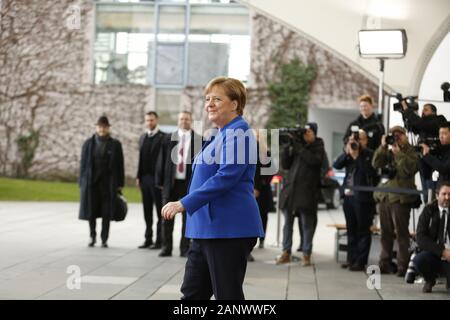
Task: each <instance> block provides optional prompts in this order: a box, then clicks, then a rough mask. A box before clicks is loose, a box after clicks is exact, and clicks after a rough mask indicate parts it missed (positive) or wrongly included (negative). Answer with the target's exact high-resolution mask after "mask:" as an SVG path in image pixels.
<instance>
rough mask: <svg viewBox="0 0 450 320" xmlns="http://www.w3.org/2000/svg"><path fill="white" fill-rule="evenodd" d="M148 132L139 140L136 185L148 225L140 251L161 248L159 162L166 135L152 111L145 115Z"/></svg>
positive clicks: (156, 115)
mask: <svg viewBox="0 0 450 320" xmlns="http://www.w3.org/2000/svg"><path fill="white" fill-rule="evenodd" d="M145 126H146V128H147V132H145V133H144V134H142V136H141V137H140V139H139V164H138V172H137V177H136V185H137V186H138V187H140V189H141V193H142V200H143V204H144V219H145V224H146V230H145V242H144V243H143V244H142V245H141V246H139V248H140V249H144V248H150V249H160V248H161V208H162V197H161V182H159V181H157V176H159V175H160V173H158V172H157V160H158V156H159V154H160V152H161V150H162V144H163V141H164V139H165V136H166V134H165V133H163V132H162V131H160V130H159V128H158V114H157V113H156V112H154V111H150V112H148V113H147V114H146V115H145ZM153 205H155V206H156V213H157V217H158V223H157V228H156V241H155V243H153V229H152V227H153Z"/></svg>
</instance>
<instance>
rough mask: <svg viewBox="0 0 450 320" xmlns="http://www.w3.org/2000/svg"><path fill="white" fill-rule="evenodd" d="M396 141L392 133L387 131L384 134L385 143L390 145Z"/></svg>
mask: <svg viewBox="0 0 450 320" xmlns="http://www.w3.org/2000/svg"><path fill="white" fill-rule="evenodd" d="M396 143H397V137H396V136H395V135H393V134H392V133H389V134H388V135H387V136H386V144H388V145H390V146H392V145H394V144H396Z"/></svg>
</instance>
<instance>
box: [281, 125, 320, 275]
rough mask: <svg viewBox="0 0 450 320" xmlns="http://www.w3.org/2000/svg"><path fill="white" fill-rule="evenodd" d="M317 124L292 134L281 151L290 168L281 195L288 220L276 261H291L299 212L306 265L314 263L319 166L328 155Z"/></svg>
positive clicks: (285, 165)
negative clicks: (312, 260) (293, 238)
mask: <svg viewBox="0 0 450 320" xmlns="http://www.w3.org/2000/svg"><path fill="white" fill-rule="evenodd" d="M316 135H317V124H316V123H308V124H307V125H306V126H305V129H301V130H300V131H299V132H298V133H294V134H291V139H290V140H291V141H290V143H289V144H288V145H285V146H284V147H283V150H282V158H281V164H282V167H283V169H285V170H288V172H287V174H286V175H285V177H284V181H285V182H284V185H283V190H282V191H281V195H280V208H281V209H282V210H283V213H284V217H285V222H284V229H283V253H282V255H281V256H280V258H279V259H277V264H280V263H287V262H290V260H291V249H292V231H293V225H294V215H295V214H298V215H300V217H301V218H300V219H301V226H302V228H301V231H302V234H303V247H302V251H303V265H304V266H309V265H311V252H312V244H313V237H314V232H315V230H316V226H317V205H318V201H319V193H320V171H321V170H320V169H321V165H322V162H323V157H324V154H325V149H324V143H323V140H322V139H321V138H318V137H316Z"/></svg>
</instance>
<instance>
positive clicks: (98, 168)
mask: <svg viewBox="0 0 450 320" xmlns="http://www.w3.org/2000/svg"><path fill="white" fill-rule="evenodd" d="M109 127H110V124H109V121H108V118H107V117H105V116H102V117H100V118H99V119H98V121H97V124H96V134H95V135H93V136H92V137H91V138H89V139H87V140H86V141H85V143H84V144H83V148H82V151H81V163H80V178H79V185H80V211H79V219H81V220H88V221H89V228H90V236H91V242H90V243H89V247H93V246H94V245H95V243H96V237H97V233H96V230H95V229H96V219H97V218H102V232H101V239H102V247H103V248H107V247H108V244H107V241H108V236H109V224H110V221H111V220H114V219H115V218H114V212H115V210H116V206H117V202H116V201H115V199H116V194H117V192H118V191H120V190H121V189H122V188H123V186H124V182H125V173H124V161H123V152H122V145H121V143H120V141H119V140H117V139H113V138H111V136H110V132H109Z"/></svg>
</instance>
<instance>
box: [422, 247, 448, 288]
mask: <svg viewBox="0 0 450 320" xmlns="http://www.w3.org/2000/svg"><path fill="white" fill-rule="evenodd" d="M413 262H414V266H415V267H416V269H417V271H418V272H419V273H420V274H421V275H422V276H423V278H424V279H425V281H433V280H435V279H436V278H437V277H439V276H440V275H444V276H445V277H446V278H447V286H448V287H449V288H450V263H448V262H447V261H442V260H441V258H438V257H436V256H435V255H434V254H432V253H431V252H428V251H422V252H420V253H418V254H417V255H416V256H415V257H414V260H413Z"/></svg>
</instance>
